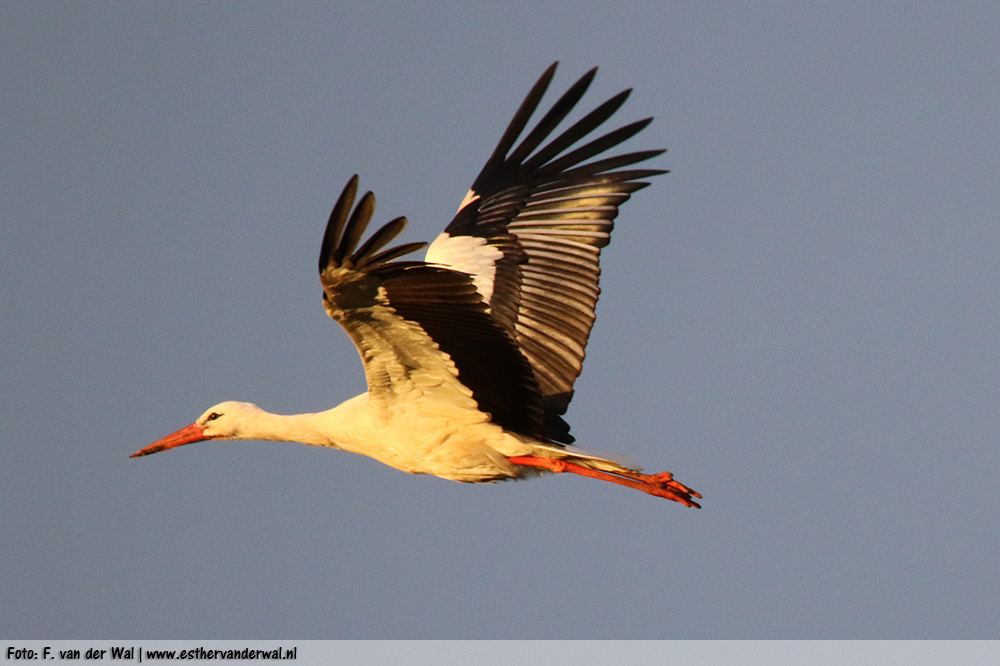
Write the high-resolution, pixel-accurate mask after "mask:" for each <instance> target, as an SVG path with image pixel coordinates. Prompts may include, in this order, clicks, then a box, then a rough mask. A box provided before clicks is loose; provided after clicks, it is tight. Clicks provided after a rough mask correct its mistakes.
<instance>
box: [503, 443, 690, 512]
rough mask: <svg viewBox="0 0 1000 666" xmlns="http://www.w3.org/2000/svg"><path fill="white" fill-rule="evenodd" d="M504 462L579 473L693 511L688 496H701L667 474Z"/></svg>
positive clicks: (528, 459) (541, 461)
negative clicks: (662, 498)
mask: <svg viewBox="0 0 1000 666" xmlns="http://www.w3.org/2000/svg"><path fill="white" fill-rule="evenodd" d="M507 460H509V461H511V462H512V463H514V464H515V465H524V466H526V467H541V468H543V469H547V470H549V471H550V472H555V473H556V474H560V473H562V472H570V473H572V474H579V475H580V476H589V477H590V478H592V479H601V480H602V481H610V482H611V483H617V484H618V485H620V486H626V487H628V488H635V489H636V490H641V491H642V492H644V493H649V494H650V495H655V496H657V497H665V498H666V499H669V500H673V501H675V502H680V503H681V504H683V505H685V506H693V507H694V508H696V509H700V508H701V505H700V504H698V503H697V502H695V501H694V500H692V499H691V498H692V497H698V498H700V497H701V495H699V494H698V493H696V492H695V491H693V490H691V489H690V488H688V487H687V486H685V485H684V484H683V483H680V482H678V481H674V477H673V475H672V474H671V473H670V472H660V473H659V474H641V473H639V472H630V471H623V472H601V471H598V470H596V469H590V468H589V467H584V466H583V465H577V464H576V463H571V462H567V461H565V460H555V459H553V458H539V457H537V456H514V457H511V458H507Z"/></svg>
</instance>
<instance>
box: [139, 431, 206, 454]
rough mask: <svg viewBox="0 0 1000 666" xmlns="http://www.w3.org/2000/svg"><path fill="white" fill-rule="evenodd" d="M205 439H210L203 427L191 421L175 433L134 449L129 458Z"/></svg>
mask: <svg viewBox="0 0 1000 666" xmlns="http://www.w3.org/2000/svg"><path fill="white" fill-rule="evenodd" d="M206 439H211V437H205V429H204V428H202V427H201V426H200V425H198V424H197V423H192V424H191V425H189V426H188V427H186V428H181V429H180V430H178V431H177V432H175V433H171V434H169V435H167V436H166V437H164V438H163V439H159V440H157V441H155V442H153V443H152V444H150V445H149V446H147V447H146V448H144V449H143V450H141V451H136V452H135V453H133V454H132V455H130V456H129V458H138V457H140V456H148V455H149V454H150V453H159V452H160V451H166V450H167V449H173V448H176V447H178V446H184V445H185V444H193V443H194V442H203V441H205V440H206Z"/></svg>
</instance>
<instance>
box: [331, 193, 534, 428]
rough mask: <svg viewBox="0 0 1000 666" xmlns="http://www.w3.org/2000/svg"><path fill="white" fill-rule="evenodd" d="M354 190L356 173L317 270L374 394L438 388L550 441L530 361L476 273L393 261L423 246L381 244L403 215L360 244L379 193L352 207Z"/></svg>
mask: <svg viewBox="0 0 1000 666" xmlns="http://www.w3.org/2000/svg"><path fill="white" fill-rule="evenodd" d="M357 187H358V177H357V176H354V177H353V178H351V180H350V181H349V182H348V183H347V186H346V187H345V188H344V191H343V193H342V194H341V195H340V198H339V199H338V200H337V204H336V206H334V209H333V212H332V213H331V214H330V221H329V223H328V225H327V228H326V235H325V236H324V238H323V246H322V249H321V251H320V257H319V271H320V282H321V283H322V284H323V304H324V306H325V307H326V311H327V313H328V314H329V315H330V316H331V317H332V318H333V319H334V320H336V321H337V322H338V323H339V324H340V325H341V326H343V327H344V329H345V330H346V331H347V333H348V335H350V336H351V339H352V340H353V341H354V344H355V345H356V346H357V348H358V352H359V353H360V354H361V360H362V361H363V362H364V366H365V375H366V378H367V380H368V391H369V396H370V399H372V400H374V401H381V402H382V403H383V405H385V406H387V407H389V406H391V403H392V401H393V400H394V399H400V398H402V397H403V396H404V395H407V394H408V395H409V396H410V397H413V398H416V399H419V398H420V397H421V396H424V397H428V396H429V395H430V394H431V393H434V394H435V395H436V396H437V397H438V398H439V399H446V400H449V401H452V402H454V403H455V405H454V406H456V407H462V406H464V407H467V408H469V409H477V408H478V409H479V410H480V411H482V412H485V413H488V414H489V415H490V420H491V421H492V422H494V423H496V424H498V425H500V426H501V427H503V428H504V429H505V430H509V431H511V432H516V433H520V434H523V435H527V436H529V437H533V438H536V439H544V429H543V427H542V408H541V395H540V394H539V392H538V386H537V384H536V382H535V378H534V375H533V373H532V370H531V367H530V366H529V365H528V362H527V361H526V360H525V359H524V357H523V356H522V355H521V353H520V352H519V351H518V349H517V345H516V344H515V343H514V341H513V339H512V338H511V337H510V336H509V335H508V334H507V332H506V331H504V329H503V328H502V327H500V326H499V325H498V324H497V323H496V321H495V320H494V319H493V318H492V317H491V316H490V315H489V313H488V312H487V306H486V304H485V303H484V302H483V300H482V298H481V297H480V295H479V293H478V292H477V291H476V288H475V286H474V285H473V283H472V279H471V278H470V277H469V276H468V275H466V274H464V273H461V272H458V271H455V270H451V269H448V268H443V267H440V266H431V265H428V264H427V263H425V262H422V261H394V260H395V259H398V258H399V257H401V256H403V255H406V254H409V253H411V252H414V251H416V250H419V249H421V248H423V247H424V245H425V243H408V244H404V245H399V246H397V247H393V248H390V249H387V250H383V248H384V247H385V246H386V245H388V244H389V243H390V242H391V241H392V240H393V239H394V238H395V237H396V236H397V235H398V234H399V233H400V232H401V231H402V230H403V229H404V228H405V227H406V219H405V218H402V217H400V218H396V219H395V220H392V221H391V222H389V223H388V224H386V225H385V226H383V227H382V228H381V229H379V230H378V231H376V232H375V233H373V234H372V235H371V236H370V237H369V238H368V240H366V241H365V242H364V243H363V244H362V245H361V246H360V247H358V243H359V242H360V241H361V238H362V236H363V235H364V233H365V229H366V228H367V226H368V223H369V221H370V220H371V217H372V213H373V212H374V210H375V197H374V195H373V194H372V193H371V192H368V193H367V194H365V195H364V196H363V197H361V200H360V201H359V202H358V205H357V207H356V208H355V209H354V211H353V213H352V212H351V206H352V205H353V203H354V198H355V195H356V193H357ZM473 401H474V402H473Z"/></svg>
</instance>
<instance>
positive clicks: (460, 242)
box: [425, 63, 666, 443]
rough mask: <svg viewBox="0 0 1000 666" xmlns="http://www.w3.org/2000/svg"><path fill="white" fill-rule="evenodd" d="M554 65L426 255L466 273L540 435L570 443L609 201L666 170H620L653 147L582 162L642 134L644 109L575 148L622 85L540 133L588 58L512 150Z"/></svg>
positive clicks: (568, 106)
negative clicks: (515, 359) (518, 376)
mask: <svg viewBox="0 0 1000 666" xmlns="http://www.w3.org/2000/svg"><path fill="white" fill-rule="evenodd" d="M556 64H558V63H555V64H553V65H552V66H551V67H549V68H548V70H546V72H545V73H544V74H543V75H542V77H541V78H540V79H539V80H538V82H537V83H536V84H535V85H534V87H533V88H532V89H531V92H530V93H529V94H528V96H527V98H526V99H525V100H524V102H523V103H522V104H521V107H520V108H519V109H518V111H517V113H516V114H515V115H514V119H513V120H512V121H511V123H510V125H509V126H508V127H507V130H506V131H505V132H504V134H503V137H502V138H501V139H500V143H499V144H498V145H497V147H496V149H495V150H494V151H493V155H492V156H491V157H490V159H489V160H488V161H487V163H486V166H485V167H483V170H482V172H481V173H480V174H479V176H478V177H477V178H476V180H475V181H474V182H473V184H472V189H471V190H470V191H469V193H468V194H467V195H466V197H465V200H464V201H463V202H462V206H461V207H460V209H459V211H458V213H457V215H456V216H455V218H454V219H453V220H452V221H451V223H450V224H449V225H448V227H447V228H446V229H445V232H444V233H443V234H441V235H440V236H438V238H437V239H436V240H435V241H434V242H433V243H432V244H431V246H430V247H429V248H428V250H427V255H426V258H425V259H426V261H427V262H428V263H431V264H436V265H440V266H445V267H449V268H452V269H454V270H457V271H461V272H464V273H468V274H469V275H471V276H472V280H473V282H474V284H475V285H476V287H477V289H478V290H479V292H480V294H481V295H482V297H483V299H484V300H485V301H486V302H487V303H488V304H489V308H490V312H491V314H492V316H493V317H494V318H495V319H496V321H497V322H498V323H499V324H500V325H501V326H502V327H503V328H504V329H505V330H507V331H508V332H509V333H510V335H511V336H513V338H514V339H515V340H516V342H517V344H518V346H519V348H520V350H521V353H522V354H523V355H524V356H525V357H526V358H527V359H528V361H529V363H530V364H531V368H532V370H533V372H534V375H535V378H536V381H537V382H538V385H539V389H540V391H541V394H542V396H543V401H542V406H543V409H544V411H545V421H546V425H547V430H548V434H549V436H550V437H551V438H553V439H555V440H557V441H562V442H566V443H569V442H572V441H573V438H572V437H571V436H570V435H569V426H568V425H566V423H565V422H564V421H563V420H562V419H561V418H560V417H559V416H560V415H561V414H564V413H565V411H566V407H567V406H568V405H569V402H570V400H571V399H572V397H573V384H574V382H575V381H576V378H577V377H578V376H579V375H580V370H581V368H582V365H583V360H584V355H585V348H586V345H587V339H588V337H589V336H590V330H591V327H592V326H593V324H594V308H595V306H596V304H597V298H598V295H599V294H600V288H599V287H598V281H599V277H600V265H599V261H600V253H601V248H602V247H604V246H605V245H607V244H608V242H609V240H610V234H611V229H612V227H613V220H614V219H615V217H616V216H617V215H618V207H619V206H621V205H622V204H623V203H624V202H625V201H627V200H628V198H629V196H630V195H631V194H632V193H633V192H635V191H637V190H640V189H642V188H644V187H646V186H647V185H648V184H649V183H646V182H642V180H643V179H645V178H649V177H651V176H656V175H659V174H663V173H666V171H662V170H657V169H623V167H627V166H630V165H632V164H635V163H637V162H642V161H644V160H647V159H650V158H652V157H655V156H657V155H660V154H661V153H663V152H664V151H663V150H647V151H640V152H633V153H625V154H620V155H613V156H610V157H603V158H601V159H597V160H592V158H595V157H597V156H599V155H602V154H604V153H606V152H607V151H608V150H610V149H612V148H614V147H616V146H617V145H618V144H620V143H621V142H623V141H625V140H626V139H628V138H630V137H632V136H634V135H635V134H637V133H638V132H640V131H641V130H642V129H643V128H644V127H646V126H647V125H648V124H649V123H650V122H651V121H652V118H646V119H644V120H640V121H638V122H634V123H631V124H629V125H625V126H624V127H621V128H619V129H616V130H614V131H611V132H609V133H607V134H604V135H603V136H600V137H598V138H596V139H594V140H592V141H590V142H589V143H586V144H584V145H581V146H579V147H576V144H577V143H578V142H580V141H581V140H582V139H584V137H586V136H587V135H589V134H590V133H591V132H593V131H594V130H595V129H597V128H598V127H599V126H601V125H602V124H603V123H604V122H605V121H606V120H607V119H608V118H610V117H611V115H612V114H614V112H615V111H617V110H618V108H619V107H620V106H621V105H622V104H623V103H624V102H625V99H626V98H627V97H628V95H629V93H630V92H631V91H630V90H625V91H623V92H621V93H619V94H618V95H615V96H614V97H612V98H611V99H609V100H608V101H606V102H604V103H603V104H601V105H600V106H598V107H597V108H596V109H594V110H593V111H591V112H590V113H588V114H587V115H586V116H584V117H583V118H582V119H581V120H579V121H577V122H576V123H575V124H573V125H572V126H571V127H569V128H568V129H567V130H565V131H564V132H563V133H562V134H560V135H559V136H557V137H555V138H553V139H551V140H549V137H550V135H551V134H552V133H553V132H554V130H555V128H556V126H557V125H559V123H560V122H561V121H562V120H563V119H564V118H565V117H566V115H567V114H568V113H569V112H570V111H571V110H572V109H573V107H574V106H575V105H576V104H577V102H579V101H580V98H581V97H583V94H584V93H585V92H586V90H587V87H588V86H589V85H590V82H591V81H592V80H593V78H594V75H595V74H596V72H597V69H596V68H594V69H592V70H590V71H589V72H587V73H586V74H585V75H584V76H583V77H582V78H581V79H580V80H579V81H577V82H576V83H575V84H574V85H573V86H572V87H570V89H569V90H568V91H567V92H566V93H565V94H564V95H563V96H562V97H561V98H560V99H559V100H558V101H557V102H556V103H555V104H554V105H553V107H552V108H551V109H550V110H549V112H548V113H547V114H545V116H544V117H542V119H541V120H540V121H539V122H538V124H537V125H536V126H535V127H534V129H532V130H531V131H530V132H529V133H528V135H527V136H526V137H525V138H524V139H523V140H522V141H521V143H520V144H519V145H518V146H517V147H516V148H514V144H515V142H516V141H517V140H518V137H520V136H521V134H522V133H523V132H524V129H525V127H526V126H527V124H528V120H529V119H530V117H531V115H532V113H533V112H534V111H535V109H536V108H537V107H538V105H539V102H540V101H541V99H542V96H543V95H544V93H545V90H546V88H547V87H548V85H549V82H550V81H551V80H552V76H553V74H554V73H555V69H556ZM546 141H548V143H547V144H545V145H544V146H543V147H541V148H539V146H541V145H542V144H543V143H544V142H546ZM512 148H513V149H512ZM591 160H592V161H591Z"/></svg>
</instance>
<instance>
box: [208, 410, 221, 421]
mask: <svg viewBox="0 0 1000 666" xmlns="http://www.w3.org/2000/svg"><path fill="white" fill-rule="evenodd" d="M220 416H222V414H216V413H215V412H212V413H211V414H209V415H208V418H207V419H205V420H206V421H214V420H215V419H217V418H219V417H220Z"/></svg>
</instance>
